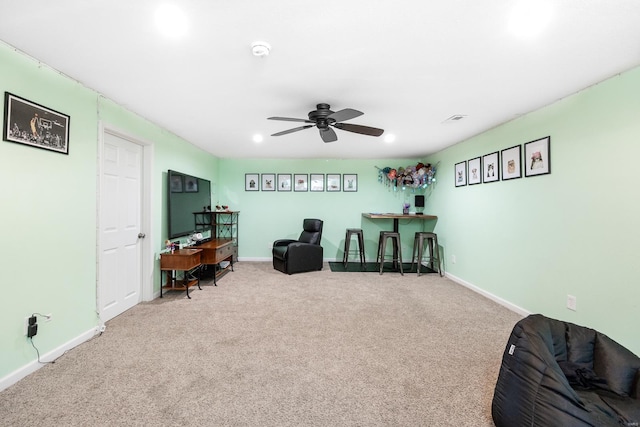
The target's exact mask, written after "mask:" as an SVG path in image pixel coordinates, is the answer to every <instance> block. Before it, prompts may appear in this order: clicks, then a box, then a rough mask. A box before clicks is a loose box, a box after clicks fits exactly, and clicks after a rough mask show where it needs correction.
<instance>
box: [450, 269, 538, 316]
mask: <svg viewBox="0 0 640 427" xmlns="http://www.w3.org/2000/svg"><path fill="white" fill-rule="evenodd" d="M445 276H446V277H447V278H448V279H451V280H453V281H454V282H456V283H457V284H459V285H462V286H464V287H465V288H468V289H471V290H472V291H473V292H476V293H478V294H480V295H482V296H483V297H485V298H488V299H490V300H491V301H494V302H497V303H498V304H500V305H501V306H503V307H506V308H508V309H509V310H511V311H513V312H515V313H518V314H519V315H521V316H522V317H527V316H528V315H530V314H531V313H530V312H529V311H527V310H525V309H524V308H522V307H520V306H517V305H515V304H513V303H511V302H509V301H507V300H505V299H502V298H500V297H498V296H496V295H494V294H492V293H490V292H487V291H485V290H484V289H480V288H479V287H477V286H475V285H472V284H471V283H469V282H467V281H466V280H462V279H461V278H459V277H456V276H454V275H453V274H450V273H446V272H445Z"/></svg>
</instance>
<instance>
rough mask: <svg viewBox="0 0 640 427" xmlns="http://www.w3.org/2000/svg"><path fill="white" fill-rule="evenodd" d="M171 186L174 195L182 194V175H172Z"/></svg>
mask: <svg viewBox="0 0 640 427" xmlns="http://www.w3.org/2000/svg"><path fill="white" fill-rule="evenodd" d="M169 186H170V188H171V192H172V193H182V187H183V184H182V175H171V181H170V182H169Z"/></svg>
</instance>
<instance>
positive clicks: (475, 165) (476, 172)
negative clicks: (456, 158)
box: [467, 157, 482, 185]
mask: <svg viewBox="0 0 640 427" xmlns="http://www.w3.org/2000/svg"><path fill="white" fill-rule="evenodd" d="M467 164H468V166H467V182H469V185H474V184H481V183H482V178H481V176H482V165H481V164H480V157H476V158H475V159H471V160H469V161H468V162H467Z"/></svg>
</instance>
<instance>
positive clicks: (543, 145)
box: [524, 136, 551, 177]
mask: <svg viewBox="0 0 640 427" xmlns="http://www.w3.org/2000/svg"><path fill="white" fill-rule="evenodd" d="M549 173H551V137H550V136H546V137H544V138H540V139H536V140H535V141H531V142H527V143H526V144H524V176H525V177H530V176H537V175H546V174H549Z"/></svg>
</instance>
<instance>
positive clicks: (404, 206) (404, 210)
mask: <svg viewBox="0 0 640 427" xmlns="http://www.w3.org/2000/svg"><path fill="white" fill-rule="evenodd" d="M409 208H411V203H403V204H402V213H403V214H404V215H409Z"/></svg>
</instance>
